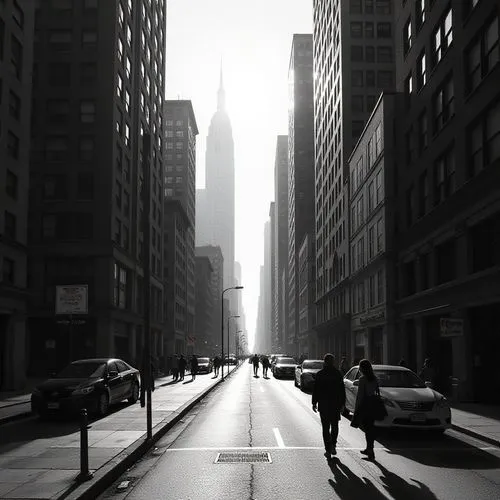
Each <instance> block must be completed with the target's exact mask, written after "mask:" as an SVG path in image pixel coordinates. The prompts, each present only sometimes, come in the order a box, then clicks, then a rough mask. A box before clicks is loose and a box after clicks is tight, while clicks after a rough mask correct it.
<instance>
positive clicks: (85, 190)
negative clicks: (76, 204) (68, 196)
mask: <svg viewBox="0 0 500 500" xmlns="http://www.w3.org/2000/svg"><path fill="white" fill-rule="evenodd" d="M77 197H78V199H79V200H93V199H94V175H93V174H92V173H91V172H80V173H79V174H78V189H77Z"/></svg>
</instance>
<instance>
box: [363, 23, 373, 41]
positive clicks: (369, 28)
mask: <svg viewBox="0 0 500 500" xmlns="http://www.w3.org/2000/svg"><path fill="white" fill-rule="evenodd" d="M374 36H375V34H374V28H373V23H365V38H373V37H374Z"/></svg>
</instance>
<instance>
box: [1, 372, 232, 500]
mask: <svg viewBox="0 0 500 500" xmlns="http://www.w3.org/2000/svg"><path fill="white" fill-rule="evenodd" d="M235 368H236V367H231V371H233V370H234V369H235ZM212 376H213V374H208V375H198V376H197V377H196V380H195V381H194V382H191V376H190V375H189V376H186V379H185V381H184V383H182V382H177V383H175V384H172V383H171V377H170V376H168V377H164V378H161V379H157V380H156V387H157V388H156V390H155V392H154V393H153V398H152V408H153V412H152V420H153V439H152V440H151V441H150V442H146V441H145V439H144V438H145V435H146V410H145V409H144V408H141V407H140V405H139V404H135V405H129V406H126V407H124V408H123V409H121V410H120V411H116V412H114V413H112V414H110V415H108V416H107V417H105V418H103V419H100V420H97V421H95V422H93V423H92V424H91V427H90V430H89V433H88V435H89V464H90V469H91V472H92V473H93V478H92V479H91V480H90V481H87V482H84V483H81V484H78V482H76V480H75V479H76V477H77V476H78V474H79V471H80V433H79V432H78V431H77V432H70V433H67V434H64V432H61V433H56V432H54V435H52V436H50V437H47V438H39V439H31V438H30V436H26V439H25V440H22V441H21V440H18V441H15V442H9V443H8V444H6V445H3V446H1V447H0V498H4V499H11V498H24V499H31V498H38V499H62V498H69V499H76V498H95V497H96V495H97V494H98V493H99V492H100V491H102V489H104V488H105V487H106V486H107V485H108V484H110V482H112V481H113V480H114V479H115V478H116V477H118V476H119V475H120V474H122V473H123V472H124V471H125V470H126V469H127V468H128V467H130V466H131V465H132V464H133V463H134V462H135V461H136V460H137V459H138V458H139V457H140V456H141V455H142V454H143V453H144V452H145V451H147V450H148V449H149V448H150V447H151V445H152V444H153V443H154V442H155V441H156V440H157V439H159V438H160V437H161V436H162V435H163V434H165V433H166V432H167V430H168V429H170V428H171V427H172V425H174V424H175V423H176V422H177V421H179V420H180V419H181V418H182V417H183V415H185V414H186V413H187V412H188V411H189V410H190V409H191V408H192V407H193V406H194V405H195V404H196V403H197V402H198V401H200V400H201V399H202V398H203V397H204V396H205V395H206V394H208V393H209V392H210V391H211V390H212V389H213V388H214V387H216V386H217V385H218V384H219V383H220V381H221V379H220V378H218V379H213V378H212ZM10 403H12V401H11V402H10ZM18 403H19V405H21V404H26V399H24V400H22V399H21V400H19V401H18ZM13 406H14V407H15V405H13V404H9V403H5V404H4V405H3V406H0V414H6V413H8V412H9V408H10V409H11V410H12V407H13ZM9 425H15V424H7V425H5V426H4V427H3V428H2V432H8V426H9Z"/></svg>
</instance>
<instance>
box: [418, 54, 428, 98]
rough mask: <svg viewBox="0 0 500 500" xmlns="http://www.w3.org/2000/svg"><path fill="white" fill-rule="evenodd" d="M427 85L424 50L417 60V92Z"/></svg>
mask: <svg viewBox="0 0 500 500" xmlns="http://www.w3.org/2000/svg"><path fill="white" fill-rule="evenodd" d="M426 83H427V64H426V61H425V50H423V51H422V52H421V53H420V55H419V56H418V59H417V90H420V89H421V88H422V87H423V86H424V85H425V84H426Z"/></svg>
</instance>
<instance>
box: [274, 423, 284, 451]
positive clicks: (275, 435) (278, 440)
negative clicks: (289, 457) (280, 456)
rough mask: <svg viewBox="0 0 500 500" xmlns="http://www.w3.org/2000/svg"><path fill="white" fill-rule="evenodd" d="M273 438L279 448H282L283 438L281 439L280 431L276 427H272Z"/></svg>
mask: <svg viewBox="0 0 500 500" xmlns="http://www.w3.org/2000/svg"><path fill="white" fill-rule="evenodd" d="M273 432H274V437H275V438H276V442H277V443H278V447H279V448H284V447H285V443H284V442H283V438H282V437H281V434H280V430H279V429H278V428H277V427H273Z"/></svg>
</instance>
